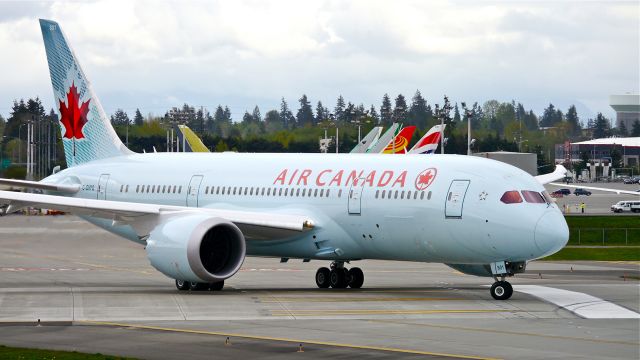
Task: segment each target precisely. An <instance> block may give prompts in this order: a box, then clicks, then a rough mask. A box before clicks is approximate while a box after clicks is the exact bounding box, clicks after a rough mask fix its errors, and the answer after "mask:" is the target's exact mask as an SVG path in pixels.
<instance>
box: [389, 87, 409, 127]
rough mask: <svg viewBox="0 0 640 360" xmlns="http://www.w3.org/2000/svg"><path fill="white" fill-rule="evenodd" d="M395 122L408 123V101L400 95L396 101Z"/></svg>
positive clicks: (394, 109) (394, 108)
mask: <svg viewBox="0 0 640 360" xmlns="http://www.w3.org/2000/svg"><path fill="white" fill-rule="evenodd" d="M392 119H393V122H405V121H407V100H406V99H405V98H404V95H402V94H398V96H397V97H396V100H395V106H394V107H393V117H392Z"/></svg>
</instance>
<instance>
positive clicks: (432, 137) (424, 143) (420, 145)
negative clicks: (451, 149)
mask: <svg viewBox="0 0 640 360" xmlns="http://www.w3.org/2000/svg"><path fill="white" fill-rule="evenodd" d="M446 126H447V125H442V126H441V125H435V126H434V127H432V128H431V129H429V131H427V133H426V134H424V136H423V137H422V139H420V140H418V142H417V143H416V144H415V145H413V147H412V148H411V150H409V154H431V153H434V152H435V151H436V149H437V148H438V144H439V143H440V137H441V136H442V132H443V131H444V128H445V127H446ZM441 128H442V129H441Z"/></svg>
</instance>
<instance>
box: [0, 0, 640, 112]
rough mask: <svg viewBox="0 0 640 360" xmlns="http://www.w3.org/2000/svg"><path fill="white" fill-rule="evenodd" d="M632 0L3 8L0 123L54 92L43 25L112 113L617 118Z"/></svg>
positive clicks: (635, 42)
mask: <svg viewBox="0 0 640 360" xmlns="http://www.w3.org/2000/svg"><path fill="white" fill-rule="evenodd" d="M639 3H640V2H638V1H558V0H556V1H389V0H383V1H372V0H365V1H319V0H314V1H303V0H292V1H260V0H233V1H192V2H186V1H180V2H177V1H176V2H171V1H166V2H163V1H151V2H145V1H126V2H115V1H46V2H35V1H34V2H30V1H18V2H11V1H1V0H0V49H2V50H1V51H0V69H2V72H1V76H0V79H1V80H0V114H2V115H3V116H4V117H5V118H6V117H7V115H8V113H9V111H10V108H11V104H12V101H13V100H14V99H19V98H29V97H35V96H40V97H41V99H42V100H43V103H44V105H45V107H46V108H47V109H49V108H51V107H52V105H53V94H52V90H51V83H50V79H49V73H48V68H47V63H46V57H45V51H44V46H43V43H42V36H41V34H40V27H39V25H38V21H37V19H38V18H47V19H51V20H55V21H57V22H59V23H60V26H61V27H62V29H63V31H65V33H66V35H67V37H68V39H69V40H70V42H71V44H72V46H73V48H74V49H75V52H76V54H77V56H78V57H79V58H80V61H81V64H82V66H83V68H84V70H85V73H86V74H87V76H88V77H89V79H90V80H91V81H92V84H93V87H94V90H95V92H96V93H97V94H98V96H99V97H100V100H101V102H102V104H103V106H104V107H105V110H106V111H107V113H112V112H113V111H114V110H115V109H117V108H124V109H125V110H126V111H127V112H128V113H129V114H130V115H132V114H133V112H134V111H135V108H137V107H139V108H140V110H141V111H142V112H143V114H145V115H146V114H147V113H149V112H152V113H155V114H164V112H165V111H166V110H167V109H168V108H169V107H172V106H180V105H181V104H183V103H184V102H187V103H189V104H191V105H196V106H200V105H202V106H205V107H208V108H209V109H210V110H211V111H213V110H214V109H215V106H217V105H218V104H223V105H228V106H229V107H230V108H231V111H232V113H233V117H234V119H240V118H241V117H242V114H243V113H244V111H245V110H248V111H251V110H252V109H253V107H254V106H255V105H258V106H259V107H260V110H261V112H262V114H263V115H264V113H266V111H267V110H269V109H277V108H279V104H280V98H281V97H282V96H284V97H285V98H286V100H287V101H288V102H289V104H290V107H291V108H293V109H297V107H298V104H297V100H298V99H299V98H300V96H301V95H302V94H303V93H306V94H307V96H308V97H309V100H310V101H311V102H312V104H313V105H314V107H315V103H316V102H317V101H318V100H321V101H322V102H323V103H324V104H325V105H326V106H328V107H329V108H330V109H333V107H334V106H335V101H336V98H337V97H338V95H340V94H342V95H343V96H344V97H345V99H346V100H348V101H352V102H354V103H361V102H362V103H364V104H365V106H367V107H368V106H369V105H370V104H374V105H375V106H376V107H377V108H379V106H380V102H381V98H382V95H383V94H384V93H388V94H389V95H390V96H391V97H392V98H395V97H396V95H397V94H399V93H402V94H403V95H405V96H406V97H407V98H408V99H410V98H411V97H412V96H413V94H414V93H415V91H416V89H420V90H421V92H422V94H423V95H424V96H425V98H427V101H428V102H429V103H431V104H433V103H436V102H441V101H442V100H441V99H442V96H443V95H444V94H447V95H449V97H450V99H451V100H452V102H460V101H467V102H473V101H478V102H481V103H482V102H484V101H486V100H489V99H497V100H500V101H510V100H511V99H515V100H516V101H519V102H522V103H523V104H524V105H525V107H526V108H532V109H533V110H534V111H535V112H536V113H538V114H540V113H541V112H542V110H543V108H544V107H545V106H546V105H548V104H549V103H550V102H551V103H553V104H555V105H557V106H559V107H560V108H561V109H562V110H563V111H566V108H567V107H568V106H569V105H570V104H576V106H577V107H578V114H579V115H580V116H581V118H582V119H583V120H586V118H587V117H589V116H593V114H595V113H597V112H603V113H605V114H606V115H607V116H613V110H612V109H611V108H610V107H609V106H608V97H609V95H610V94H624V93H627V92H630V93H638V91H639V87H640V69H639V68H640V59H639V57H640V45H639V44H640V35H639V34H640V5H639Z"/></svg>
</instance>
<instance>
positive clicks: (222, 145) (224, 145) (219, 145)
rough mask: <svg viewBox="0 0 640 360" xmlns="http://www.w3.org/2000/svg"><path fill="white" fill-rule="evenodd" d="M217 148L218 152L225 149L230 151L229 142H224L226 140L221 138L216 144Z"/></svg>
mask: <svg viewBox="0 0 640 360" xmlns="http://www.w3.org/2000/svg"><path fill="white" fill-rule="evenodd" d="M215 149H216V152H224V151H228V150H229V147H228V146H227V143H226V142H224V140H222V139H220V140H219V141H218V143H217V144H216V148H215Z"/></svg>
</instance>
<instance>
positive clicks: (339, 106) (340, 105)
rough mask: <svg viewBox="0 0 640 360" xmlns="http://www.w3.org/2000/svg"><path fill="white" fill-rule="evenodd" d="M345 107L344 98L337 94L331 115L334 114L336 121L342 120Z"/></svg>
mask: <svg viewBox="0 0 640 360" xmlns="http://www.w3.org/2000/svg"><path fill="white" fill-rule="evenodd" d="M345 107H346V104H345V103H344V98H343V97H342V95H340V96H338V100H337V101H336V107H335V108H334V109H333V116H335V119H336V121H339V122H344V117H345V113H344V111H345Z"/></svg>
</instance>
